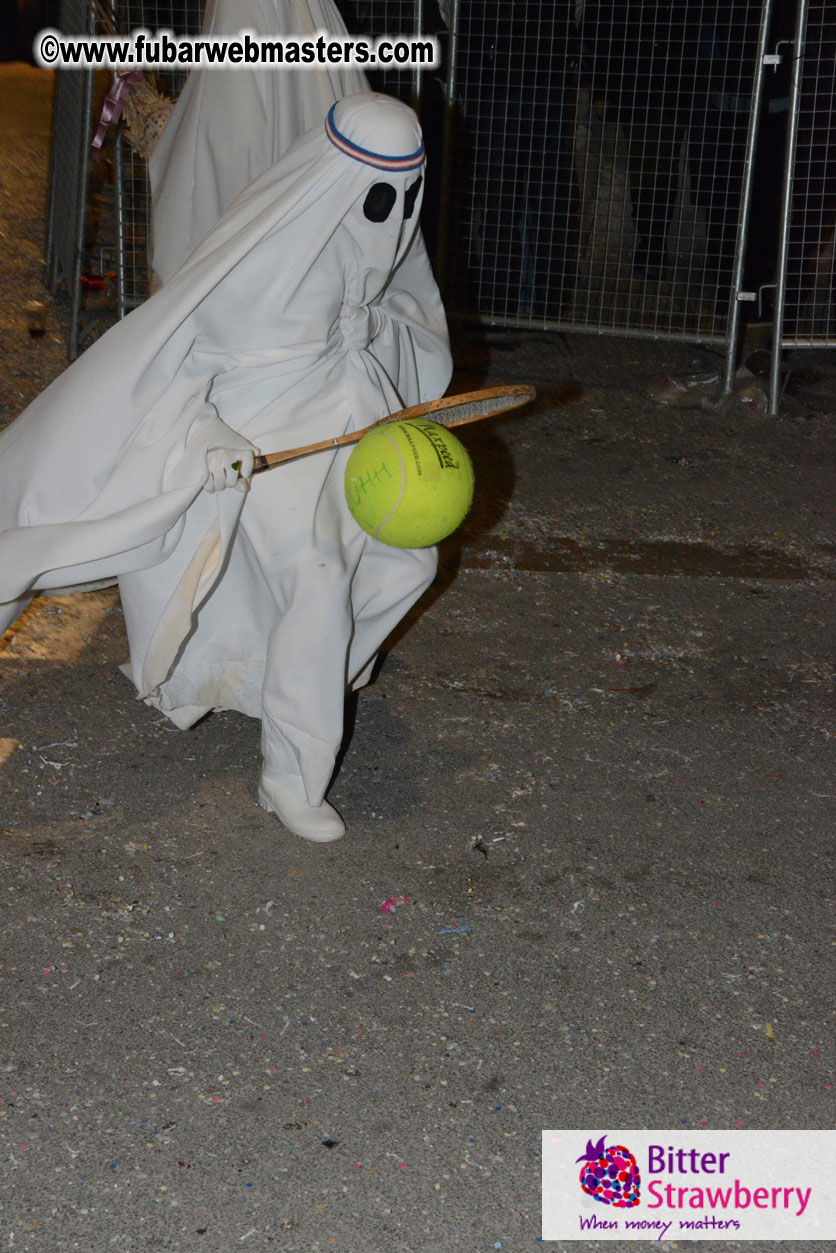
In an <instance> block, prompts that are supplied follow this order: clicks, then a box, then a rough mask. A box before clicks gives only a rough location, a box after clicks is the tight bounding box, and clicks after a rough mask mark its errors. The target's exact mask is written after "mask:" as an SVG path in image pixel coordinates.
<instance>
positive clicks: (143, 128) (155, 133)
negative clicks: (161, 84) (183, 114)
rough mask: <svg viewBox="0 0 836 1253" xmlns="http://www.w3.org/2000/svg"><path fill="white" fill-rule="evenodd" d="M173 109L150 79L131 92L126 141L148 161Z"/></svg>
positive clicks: (169, 99) (168, 97)
mask: <svg viewBox="0 0 836 1253" xmlns="http://www.w3.org/2000/svg"><path fill="white" fill-rule="evenodd" d="M173 108H174V101H173V100H172V98H171V96H166V95H164V94H163V93H162V92H161V91H159V89H158V88H157V87H155V86H154V84H153V83H152V82H150V81H149V79H147V78H143V80H142V82H140V83H137V85H136V87H135V88H134V89H133V91H132V92H131V94H130V96H129V98H128V100H127V103H126V104H125V107H124V109H123V110H122V117H123V118H124V122H125V131H124V134H125V139H126V140H127V142H128V143H129V144H130V145H131V147H132V148H133V149H134V151H135V152H138V153H139V155H140V156H141V157H145V159H146V161H147V160H148V158H149V157H150V155H151V153H152V152H153V151H154V146H155V145H156V142H157V140H158V139H159V137H160V135H162V133H163V130H164V129H165V125H166V122H167V121H168V119H169V118H170V117H171V111H172V109H173Z"/></svg>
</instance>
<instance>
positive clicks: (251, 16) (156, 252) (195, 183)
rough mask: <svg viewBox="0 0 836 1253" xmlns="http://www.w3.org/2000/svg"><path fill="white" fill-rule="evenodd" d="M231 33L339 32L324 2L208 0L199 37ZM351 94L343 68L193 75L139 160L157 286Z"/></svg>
mask: <svg viewBox="0 0 836 1253" xmlns="http://www.w3.org/2000/svg"><path fill="white" fill-rule="evenodd" d="M241 30H251V31H253V32H254V33H255V34H256V35H265V36H266V35H279V36H285V37H287V36H291V35H300V36H302V37H303V38H304V37H310V36H315V35H316V34H318V33H320V32H322V31H325V32H327V33H329V34H332V35H335V36H337V37H338V38H339V37H342V36H345V35H347V33H348V32H347V31H346V28H345V24H344V23H343V20H342V18H341V17H340V15H339V13H338V11H337V8H336V6H335V5H334V4H333V2H332V0H208V4H207V6H206V13H205V16H204V21H203V32H204V33H205V34H211V35H218V36H220V35H237V34H238V33H239V32H240V31H241ZM359 91H368V82H367V80H366V76H365V75H364V74H363V73H362V71H361V70H359V69H356V68H354V67H353V66H350V65H346V66H338V65H327V66H326V65H322V66H305V67H304V68H302V69H290V68H288V69H283V68H281V67H280V66H279V67H275V68H267V69H255V68H253V67H243V66H242V67H240V68H236V69H226V70H217V69H199V70H193V71H192V73H191V74H190V75H189V77H188V79H187V80H186V84H185V86H184V88H183V90H182V92H181V93H180V96H179V98H178V100H177V103H176V105H175V106H174V111H173V113H172V115H171V117H170V118H169V120H168V123H167V124H166V127H165V129H164V131H163V133H162V135H161V136H160V138H159V140H158V141H157V144H156V146H155V148H154V150H153V152H152V153H151V157H150V159H149V162H148V173H149V177H150V180H151V245H152V267H153V270H154V273H155V274H156V275H157V278H158V279H159V280H160V281H161V282H167V281H168V279H169V278H170V277H171V276H172V274H174V273H175V272H176V271H177V270H179V268H180V266H181V265H182V263H183V262H184V261H185V260H186V258H187V257H188V256H189V254H190V253H191V252H192V251H193V250H194V248H195V246H196V245H197V244H198V243H199V242H200V241H201V239H203V237H204V236H205V235H206V233H207V231H208V230H209V229H210V228H211V227H212V226H214V225H215V223H216V222H217V220H218V218H219V217H220V216H221V214H222V213H223V212H224V210H225V209H227V208H228V207H229V205H230V204H231V203H232V201H233V200H234V199H235V197H236V196H237V195H238V193H239V192H240V191H243V189H244V188H245V187H247V186H248V185H249V184H250V183H251V182H252V181H253V179H255V178H257V177H258V176H259V174H262V173H263V172H264V171H265V170H266V169H267V168H268V167H269V166H271V165H273V164H274V163H275V162H276V161H277V160H278V159H279V157H280V156H281V155H282V154H283V153H284V152H286V151H287V149H288V148H289V147H290V145H291V144H292V143H293V142H294V141H295V140H297V139H298V138H299V137H300V135H303V134H304V133H305V131H308V130H310V129H311V127H313V126H317V125H319V123H320V122H321V121H322V119H323V117H324V116H325V114H326V113H327V112H328V110H329V108H330V107H331V105H332V104H333V103H334V101H335V100H339V99H341V98H342V97H343V96H347V95H350V94H352V93H354V92H359Z"/></svg>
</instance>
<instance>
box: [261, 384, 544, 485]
mask: <svg viewBox="0 0 836 1253" xmlns="http://www.w3.org/2000/svg"><path fill="white" fill-rule="evenodd" d="M536 395H537V392H536V391H535V389H534V388H533V387H531V386H530V385H529V384H527V383H520V384H515V385H511V386H506V387H486V388H483V390H482V391H478V392H462V393H461V394H460V395H458V396H446V397H445V398H444V399H443V400H427V401H424V403H423V404H420V405H411V406H410V407H409V408H408V409H399V410H398V412H397V413H390V414H388V415H387V417H385V418H381V419H380V420H379V421H378V422H372V423H371V425H370V426H364V427H363V428H362V430H359V431H347V432H346V434H345V435H336V436H334V437H333V438H332V439H321V440H319V441H318V442H317V443H316V444H303V445H301V446H300V447H298V448H285V449H284V450H283V451H282V452H270V453H266V454H264V455H262V456H260V457H256V459H255V464H254V466H253V474H256V473H258V471H259V470H270V469H272V467H273V466H279V465H283V464H284V463H285V462H286V461H295V460H296V459H297V458H298V457H308V456H310V454H311V453H313V452H324V451H325V450H326V449H327V448H342V447H343V446H344V445H345V444H356V443H358V442H359V441H360V440H361V439H362V438H363V436H364V435H365V434H367V432H369V431H373V430H374V429H375V427H377V426H383V425H384V424H385V423H387V422H409V421H410V420H411V419H413V418H430V419H431V420H432V421H433V422H438V423H440V424H441V425H442V426H462V425H463V424H464V423H465V422H480V421H481V420H482V419H483V418H492V417H493V416H494V415H495V414H497V413H505V412H506V411H507V410H508V409H518V408H519V407H520V405H526V404H528V402H529V401H530V400H533V399H534V397H535V396H536Z"/></svg>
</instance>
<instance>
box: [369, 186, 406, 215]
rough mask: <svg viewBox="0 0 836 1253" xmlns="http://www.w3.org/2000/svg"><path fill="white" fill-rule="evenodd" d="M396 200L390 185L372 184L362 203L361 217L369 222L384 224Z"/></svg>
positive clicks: (396, 194) (396, 195) (395, 194)
mask: <svg viewBox="0 0 836 1253" xmlns="http://www.w3.org/2000/svg"><path fill="white" fill-rule="evenodd" d="M397 198H398V193H397V192H396V191H395V189H394V187H393V186H392V184H391V183H374V184H373V185H372V186H371V187H370V188H369V190H368V191H367V192H366V199H365V200H364V201H363V216H364V217H366V218H368V220H369V221H370V222H385V221H386V219H387V218H388V216H389V214H390V213H391V212H392V206H393V205H394V203H395V201H396V200H397Z"/></svg>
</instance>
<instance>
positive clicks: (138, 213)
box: [111, 0, 204, 317]
mask: <svg viewBox="0 0 836 1253" xmlns="http://www.w3.org/2000/svg"><path fill="white" fill-rule="evenodd" d="M203 7H204V4H203V0H113V2H112V5H111V8H112V12H113V17H114V24H115V25H116V27H117V29H118V30H119V31H122V32H124V33H128V32H130V31H132V30H136V29H137V28H138V27H144V28H146V29H147V30H151V31H156V30H172V31H174V33H175V35H197V34H199V33H200V27H201V22H202V18H203ZM185 80H186V75H185V73H184V72H182V71H179V72H178V71H164V70H158V71H157V72H156V73H155V75H154V79H153V81H154V84H155V86H156V87H157V88H158V89H159V91H161V92H162V93H163V94H164V95H166V96H171V97H176V95H177V94H178V92H179V91H180V89H181V88H182V86H183V83H184V82H185ZM113 160H114V171H115V178H114V188H115V207H114V211H115V220H116V235H117V240H116V291H117V312H118V314H119V317H124V315H125V314H126V313H130V311H131V309H135V308H136V306H137V305H140V304H142V302H143V300H145V299H146V297H147V296H148V289H149V282H150V263H149V244H150V239H149V228H150V216H151V189H150V184H149V180H148V166H147V162H146V160H145V158H144V157H142V156H140V155H139V153H138V152H136V151H135V149H134V148H132V147H131V145H130V144H129V143H128V142H127V141H126V139H125V133H124V129H122V128H120V129H119V130H118V131H117V132H115V135H114V150H113Z"/></svg>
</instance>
